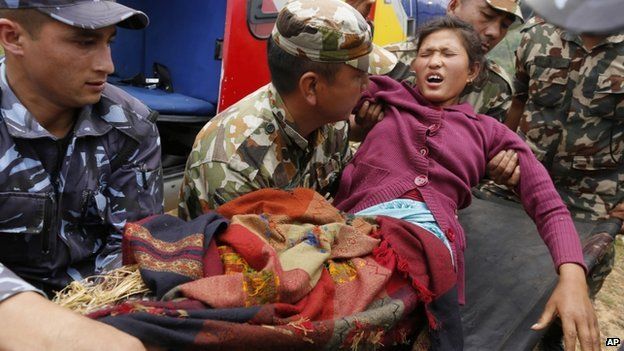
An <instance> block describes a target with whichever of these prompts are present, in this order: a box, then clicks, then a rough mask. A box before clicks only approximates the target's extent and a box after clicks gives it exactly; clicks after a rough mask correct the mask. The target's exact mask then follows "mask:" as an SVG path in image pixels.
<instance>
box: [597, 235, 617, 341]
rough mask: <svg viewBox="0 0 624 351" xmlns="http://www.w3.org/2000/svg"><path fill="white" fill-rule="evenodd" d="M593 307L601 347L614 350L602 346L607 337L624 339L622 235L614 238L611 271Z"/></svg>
mask: <svg viewBox="0 0 624 351" xmlns="http://www.w3.org/2000/svg"><path fill="white" fill-rule="evenodd" d="M595 307H596V313H597V314H598V323H599V324H600V332H601V334H602V345H603V348H604V349H605V350H616V349H617V348H615V347H606V346H604V345H605V343H604V342H605V340H606V338H608V337H615V338H620V340H623V341H624V236H622V235H619V236H618V237H617V239H616V244H615V265H614V267H613V271H612V272H611V274H609V276H608V277H607V279H606V280H605V283H604V285H603V286H602V290H600V292H599V293H598V295H597V296H596V301H595Z"/></svg>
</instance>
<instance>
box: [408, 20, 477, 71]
mask: <svg viewBox="0 0 624 351" xmlns="http://www.w3.org/2000/svg"><path fill="white" fill-rule="evenodd" d="M444 29H450V30H452V31H454V32H456V33H457V34H459V37H460V39H461V41H462V44H463V45H464V49H466V53H467V54H468V63H469V65H470V67H473V66H474V64H479V67H480V71H479V74H478V75H477V77H476V78H475V82H480V81H481V80H482V79H484V78H485V74H487V73H485V71H486V70H485V69H484V68H485V53H484V52H483V48H482V47H481V39H479V35H478V34H477V32H475V30H474V29H473V28H472V26H471V25H470V24H468V23H466V22H464V21H462V20H460V19H459V18H457V17H455V16H444V17H440V18H437V19H434V20H432V21H430V22H428V23H426V24H425V25H423V26H422V27H420V28H419V30H418V35H417V42H416V51H418V50H420V45H421V44H422V42H423V41H425V39H426V38H427V37H428V36H429V35H431V34H433V33H436V32H438V31H441V30H444Z"/></svg>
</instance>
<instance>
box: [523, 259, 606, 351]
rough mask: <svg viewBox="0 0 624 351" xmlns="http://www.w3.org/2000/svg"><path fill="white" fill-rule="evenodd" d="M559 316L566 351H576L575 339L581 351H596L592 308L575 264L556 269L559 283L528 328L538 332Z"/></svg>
mask: <svg viewBox="0 0 624 351" xmlns="http://www.w3.org/2000/svg"><path fill="white" fill-rule="evenodd" d="M555 316H559V318H561V324H562V327H563V335H564V338H563V341H564V345H565V350H566V351H574V350H575V349H576V339H577V338H578V340H579V341H580V343H581V350H583V351H594V350H595V351H598V350H600V330H599V328H598V320H597V319H596V314H595V313H594V307H593V306H592V304H591V301H590V300H589V294H588V292H587V283H586V281H585V271H584V270H583V268H582V267H581V266H579V265H577V264H575V263H564V264H562V265H561V266H559V283H558V284H557V287H555V291H554V292H553V293H552V295H551V296H550V299H549V300H548V302H547V303H546V308H545V309H544V312H543V313H542V316H541V317H540V319H539V321H538V322H537V323H535V324H534V325H533V326H532V327H531V329H533V330H541V329H544V328H546V327H547V326H548V325H549V324H550V322H551V321H552V320H553V318H555Z"/></svg>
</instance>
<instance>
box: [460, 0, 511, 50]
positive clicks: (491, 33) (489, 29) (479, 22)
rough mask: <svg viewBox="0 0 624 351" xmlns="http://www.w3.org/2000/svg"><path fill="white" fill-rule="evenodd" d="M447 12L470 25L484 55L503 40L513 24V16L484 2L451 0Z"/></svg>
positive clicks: (483, 0) (479, 0) (477, 0)
mask: <svg viewBox="0 0 624 351" xmlns="http://www.w3.org/2000/svg"><path fill="white" fill-rule="evenodd" d="M448 12H449V13H450V14H452V15H453V16H456V17H458V18H459V19H461V20H463V21H465V22H467V23H469V24H471V25H472V27H473V28H474V29H475V31H476V32H477V33H479V38H481V47H482V48H483V51H484V52H485V53H487V52H489V51H490V50H492V49H493V48H494V47H495V46H496V45H497V44H498V43H500V41H501V40H503V38H504V37H505V35H507V31H508V30H509V27H510V26H511V25H512V24H513V22H514V17H513V15H511V14H509V13H507V12H504V11H500V10H497V9H495V8H493V7H492V6H490V5H489V4H488V3H487V2H486V1H485V0H452V1H451V2H450V3H449V7H448Z"/></svg>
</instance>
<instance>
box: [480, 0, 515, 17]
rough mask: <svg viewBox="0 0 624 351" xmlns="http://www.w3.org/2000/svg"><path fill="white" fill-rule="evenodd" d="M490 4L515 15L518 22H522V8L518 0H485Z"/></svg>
mask: <svg viewBox="0 0 624 351" xmlns="http://www.w3.org/2000/svg"><path fill="white" fill-rule="evenodd" d="M485 2H487V3H488V4H489V5H490V6H492V7H493V8H495V9H497V10H501V11H504V12H507V13H510V14H512V15H514V16H516V18H517V19H519V20H520V22H522V23H524V17H522V9H521V8H520V0H485Z"/></svg>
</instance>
